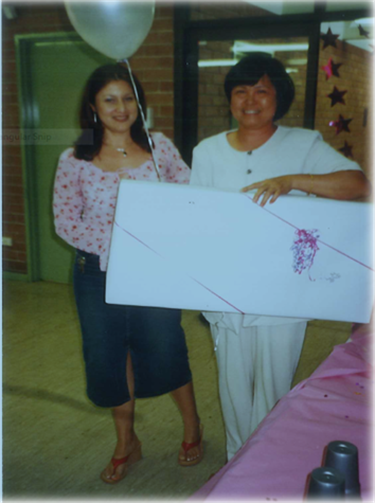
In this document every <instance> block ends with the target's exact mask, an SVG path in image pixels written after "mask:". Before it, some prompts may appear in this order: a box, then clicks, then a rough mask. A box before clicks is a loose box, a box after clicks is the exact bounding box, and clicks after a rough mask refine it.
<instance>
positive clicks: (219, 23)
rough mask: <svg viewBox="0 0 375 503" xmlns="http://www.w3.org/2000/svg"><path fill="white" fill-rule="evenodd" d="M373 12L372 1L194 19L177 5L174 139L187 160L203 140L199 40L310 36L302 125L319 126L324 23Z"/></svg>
mask: <svg viewBox="0 0 375 503" xmlns="http://www.w3.org/2000/svg"><path fill="white" fill-rule="evenodd" d="M369 16H373V12H371V6H370V4H369V8H368V9H356V10H345V11H334V12H325V3H324V2H323V3H320V2H316V4H315V7H314V12H313V13H310V14H287V15H282V16H277V15H269V16H268V15H267V16H257V17H248V18H232V19H215V20H203V21H190V19H189V17H190V7H189V6H187V5H181V6H178V5H177V6H175V16H174V46H175V54H174V56H175V57H174V61H175V71H174V97H175V98H174V109H175V120H174V141H175V143H176V146H177V147H178V149H179V151H180V153H181V155H182V157H183V159H184V160H185V162H186V163H187V164H188V165H189V166H191V160H192V152H193V148H194V147H195V146H196V145H197V141H198V77H199V75H198V55H199V46H198V41H199V40H218V41H220V40H228V39H233V40H234V39H236V38H246V39H249V40H250V39H257V38H271V37H283V36H287V37H300V36H305V37H306V36H307V37H308V39H309V49H308V63H307V72H306V91H305V111H304V124H303V127H304V128H306V129H314V121H315V105H316V93H317V84H318V71H319V67H318V66H319V47H320V25H321V23H323V22H329V21H331V22H334V21H351V20H353V19H360V18H363V17H369Z"/></svg>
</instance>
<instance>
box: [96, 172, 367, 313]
mask: <svg viewBox="0 0 375 503" xmlns="http://www.w3.org/2000/svg"><path fill="white" fill-rule="evenodd" d="M251 197H252V195H251V194H241V193H233V192H223V191H218V190H214V189H206V188H201V187H193V186H186V185H176V184H161V183H150V182H147V183H145V182H137V181H129V180H123V181H122V182H121V184H120V188H119V197H118V202H117V207H116V214H115V223H114V227H113V234H112V242H111V249H110V258H109V265H108V271H107V288H106V301H107V302H108V303H113V304H127V305H141V306H155V307H169V308H182V309H194V310H202V311H228V312H239V313H249V314H257V315H271V316H286V317H297V318H317V319H326V320H341V321H350V322H368V321H369V319H370V313H371V308H372V303H373V291H372V283H373V275H374V270H373V264H372V205H370V204H369V203H357V202H346V201H345V202H343V201H332V200H328V199H322V198H312V197H298V196H283V197H280V198H279V199H278V200H277V201H276V202H275V203H274V204H267V205H266V206H265V207H264V208H262V207H260V206H259V205H258V204H255V203H253V201H252V200H251Z"/></svg>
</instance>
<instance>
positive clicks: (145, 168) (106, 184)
mask: <svg viewBox="0 0 375 503" xmlns="http://www.w3.org/2000/svg"><path fill="white" fill-rule="evenodd" d="M152 139H153V141H154V144H155V158H156V160H157V163H158V166H159V170H160V176H161V179H162V181H163V182H166V183H185V184H187V183H189V179H190V169H189V168H188V166H187V165H186V164H185V163H184V161H183V160H182V159H181V156H180V154H179V152H178V150H177V148H176V147H175V146H174V145H173V143H172V142H171V140H169V139H168V138H166V137H165V136H164V135H163V134H162V133H152ZM121 172H124V173H127V174H128V175H129V178H130V179H132V180H145V181H150V182H157V181H158V178H157V174H156V171H155V167H154V163H153V161H152V159H151V160H149V161H146V162H145V163H143V164H141V165H140V166H138V168H129V169H126V168H121ZM119 181H120V177H119V172H118V171H114V172H110V171H103V170H102V169H100V168H98V167H97V166H95V165H94V164H93V163H92V162H90V161H84V160H80V159H76V158H75V157H74V154H73V148H69V149H67V150H65V151H64V152H63V153H62V154H61V156H60V159H59V164H58V167H57V172H56V178H55V186H54V194H53V213H54V218H55V228H56V233H57V234H58V235H59V236H60V237H61V238H62V239H64V241H66V242H67V243H68V244H70V245H72V246H74V247H75V248H78V249H79V250H83V251H85V252H88V253H93V254H94V255H99V256H100V269H101V270H102V271H106V270H107V263H108V253H109V244H110V238H111V232H112V224H113V219H114V212H115V206H116V200H117V191H118V186H119Z"/></svg>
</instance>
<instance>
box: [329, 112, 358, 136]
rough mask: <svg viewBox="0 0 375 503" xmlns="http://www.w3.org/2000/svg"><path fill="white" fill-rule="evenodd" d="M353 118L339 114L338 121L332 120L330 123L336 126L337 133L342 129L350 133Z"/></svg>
mask: <svg viewBox="0 0 375 503" xmlns="http://www.w3.org/2000/svg"><path fill="white" fill-rule="evenodd" d="M352 120H353V119H344V117H343V116H342V115H341V114H339V119H338V120H337V121H331V122H330V123H329V125H330V126H334V127H335V128H336V134H339V133H341V131H347V132H348V133H350V129H349V123H350V122H351V121H352Z"/></svg>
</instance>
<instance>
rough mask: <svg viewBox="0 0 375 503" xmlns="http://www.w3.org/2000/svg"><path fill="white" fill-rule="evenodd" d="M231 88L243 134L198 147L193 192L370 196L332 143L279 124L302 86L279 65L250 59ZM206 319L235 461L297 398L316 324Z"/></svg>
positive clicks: (264, 197)
mask: <svg viewBox="0 0 375 503" xmlns="http://www.w3.org/2000/svg"><path fill="white" fill-rule="evenodd" d="M224 88H225V92H226V95H227V98H228V101H229V103H230V110H231V113H232V115H233V117H234V118H235V119H236V120H237V121H238V129H236V130H232V131H225V132H223V133H221V134H219V135H216V136H213V137H211V138H208V139H206V140H203V141H202V142H201V143H200V144H199V145H198V146H197V147H196V148H195V149H194V153H193V166H192V176H191V179H190V184H192V185H201V186H207V187H216V188H218V189H221V190H229V191H240V190H242V191H244V192H246V191H250V190H252V191H255V194H254V198H253V201H254V202H255V203H258V204H260V205H261V206H264V205H265V204H266V203H267V202H269V203H274V202H275V201H276V200H277V198H278V197H279V196H280V195H282V194H289V193H290V194H297V195H302V194H305V195H310V194H312V195H315V196H320V197H326V198H332V199H341V200H354V199H360V198H363V197H367V196H368V195H369V193H370V184H369V182H368V180H367V179H366V177H365V176H364V174H363V173H362V171H361V169H360V167H359V166H358V165H357V164H356V163H354V162H352V161H349V160H348V159H346V158H345V157H344V156H343V155H341V154H340V153H338V152H337V151H335V150H334V149H333V148H332V147H330V146H329V145H328V144H327V143H324V141H323V140H322V137H321V135H320V134H319V133H318V132H317V131H310V130H304V129H300V128H288V127H284V126H278V125H276V124H275V121H277V120H278V119H280V118H281V117H283V116H284V115H285V114H286V113H287V111H288V110H289V107H290V105H291V103H292V101H293V98H294V85H293V82H292V80H291V78H290V77H289V75H288V74H287V73H286V71H285V69H284V67H283V65H282V64H281V63H280V62H279V61H278V60H276V59H275V58H272V57H270V56H268V55H264V54H259V53H253V54H251V55H249V56H247V57H245V58H243V59H242V60H241V61H240V62H239V63H237V65H235V66H234V67H232V69H231V70H230V71H229V73H228V75H227V77H226V79H225V84H224ZM255 287H256V285H255ZM270 288H272V285H270ZM204 316H205V317H206V318H207V320H208V321H209V322H210V326H211V333H212V336H213V339H214V342H215V344H216V345H217V353H216V354H217V363H218V369H219V390H220V399H221V406H222V411H223V416H224V422H225V428H226V437H227V455H228V459H230V458H231V457H233V456H234V454H235V453H236V452H237V451H238V449H240V447H241V446H242V445H243V444H244V443H245V442H246V440H247V439H248V438H249V436H250V435H251V433H252V432H253V431H254V430H255V428H256V427H257V426H258V424H259V423H260V422H261V421H262V419H263V418H264V417H265V416H266V414H267V413H268V412H269V411H270V410H271V409H272V407H273V406H274V405H275V403H276V402H277V401H278V400H279V399H280V398H281V397H282V396H283V395H284V394H285V393H287V392H288V391H289V389H290V386H291V383H292V379H293V376H294V373H295V370H296V367H297V364H298V360H299V357H300V354H301V349H302V345H303V340H304V336H305V330H306V323H307V320H306V319H298V318H282V317H271V316H257V315H252V314H245V315H243V314H237V313H219V312H215V313H213V312H207V313H204Z"/></svg>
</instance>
